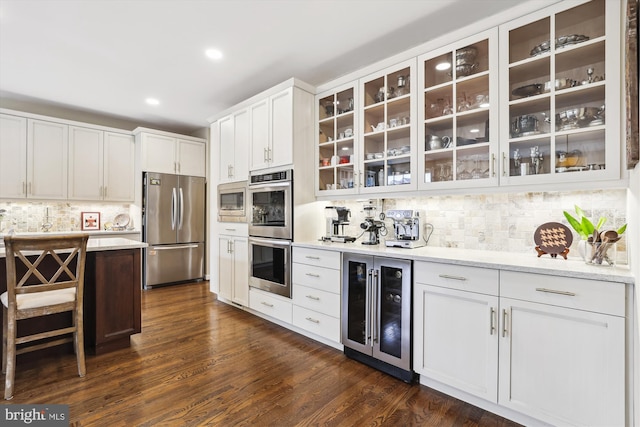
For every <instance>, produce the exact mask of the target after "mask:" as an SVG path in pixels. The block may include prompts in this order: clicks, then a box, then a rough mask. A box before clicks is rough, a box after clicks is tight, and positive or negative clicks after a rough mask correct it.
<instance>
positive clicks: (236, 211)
mask: <svg viewBox="0 0 640 427" xmlns="http://www.w3.org/2000/svg"><path fill="white" fill-rule="evenodd" d="M246 204H247V181H240V182H229V183H226V184H220V185H218V221H220V222H247V209H246Z"/></svg>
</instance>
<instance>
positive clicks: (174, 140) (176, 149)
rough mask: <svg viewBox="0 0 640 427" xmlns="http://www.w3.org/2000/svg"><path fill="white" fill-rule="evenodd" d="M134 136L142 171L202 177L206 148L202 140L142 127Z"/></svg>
mask: <svg viewBox="0 0 640 427" xmlns="http://www.w3.org/2000/svg"><path fill="white" fill-rule="evenodd" d="M134 133H135V134H136V136H137V137H139V139H140V144H141V150H142V159H141V160H142V170H143V171H148V172H158V173H173V174H180V175H190V176H205V175H206V157H205V156H206V145H205V141H204V140H203V139H201V138H193V137H188V136H182V135H177V134H172V133H168V132H161V131H155V130H152V129H146V128H137V129H135V130H134Z"/></svg>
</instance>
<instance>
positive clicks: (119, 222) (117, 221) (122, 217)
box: [113, 213, 130, 227]
mask: <svg viewBox="0 0 640 427" xmlns="http://www.w3.org/2000/svg"><path fill="white" fill-rule="evenodd" d="M129 221H130V218H129V214H126V213H121V214H118V215H116V217H115V218H114V219H113V223H114V224H113V225H114V226H116V227H126V226H127V225H129Z"/></svg>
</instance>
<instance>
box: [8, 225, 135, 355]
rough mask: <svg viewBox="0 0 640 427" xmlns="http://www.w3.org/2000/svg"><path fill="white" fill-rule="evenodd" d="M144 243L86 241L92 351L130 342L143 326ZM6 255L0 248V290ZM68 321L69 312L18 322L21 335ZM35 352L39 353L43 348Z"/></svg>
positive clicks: (88, 331)
mask: <svg viewBox="0 0 640 427" xmlns="http://www.w3.org/2000/svg"><path fill="white" fill-rule="evenodd" d="M146 246H147V244H146V243H144V242H139V241H135V240H129V239H125V238H117V237H108V238H100V239H92V238H90V239H89V241H88V242H87V259H86V266H85V280H84V335H85V338H84V340H85V347H86V348H87V350H88V351H89V352H90V353H93V354H101V353H106V352H109V351H113V350H116V349H120V348H124V347H128V346H129V345H130V336H131V335H133V334H137V333H140V332H141V331H142V324H141V306H140V292H141V257H140V249H141V248H144V247H146ZM5 256H6V253H5V249H4V247H0V260H1V262H0V293H1V292H4V291H6V289H7V282H6V264H5V262H4V258H5ZM0 322H1V320H0ZM70 322H71V315H70V313H60V314H56V315H51V316H47V317H46V318H35V319H25V320H22V321H21V322H20V324H19V327H18V335H19V336H20V335H25V334H26V333H32V332H36V331H43V330H46V329H47V328H48V327H50V326H52V325H55V326H56V327H60V326H63V325H65V324H70ZM46 350H48V351H51V352H53V351H73V348H72V346H71V345H67V346H66V347H65V346H59V347H52V348H49V349H46ZM31 354H32V355H36V356H41V355H42V352H34V353H31ZM29 355H30V354H25V355H24V356H25V357H28V356H29Z"/></svg>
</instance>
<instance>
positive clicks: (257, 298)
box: [249, 288, 292, 324]
mask: <svg viewBox="0 0 640 427" xmlns="http://www.w3.org/2000/svg"><path fill="white" fill-rule="evenodd" d="M291 305H292V304H291V301H289V300H287V301H284V300H282V299H280V298H277V297H276V296H274V295H270V294H268V293H266V292H262V291H260V290H258V289H254V288H251V289H250V290H249V307H250V308H251V309H253V310H255V311H259V312H260V313H263V314H266V315H268V316H271V317H273V318H275V319H278V320H282V321H283V322H286V323H289V324H290V323H291Z"/></svg>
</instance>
